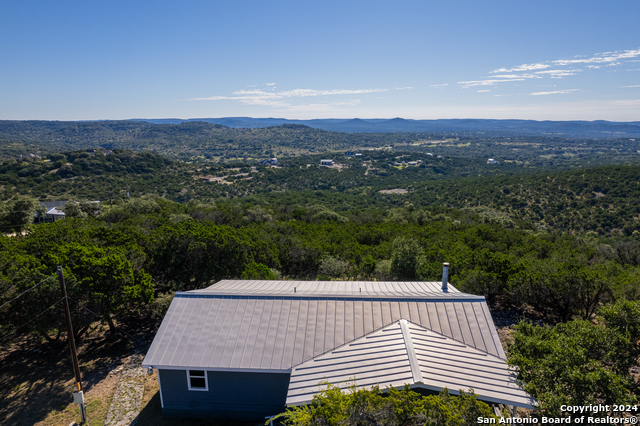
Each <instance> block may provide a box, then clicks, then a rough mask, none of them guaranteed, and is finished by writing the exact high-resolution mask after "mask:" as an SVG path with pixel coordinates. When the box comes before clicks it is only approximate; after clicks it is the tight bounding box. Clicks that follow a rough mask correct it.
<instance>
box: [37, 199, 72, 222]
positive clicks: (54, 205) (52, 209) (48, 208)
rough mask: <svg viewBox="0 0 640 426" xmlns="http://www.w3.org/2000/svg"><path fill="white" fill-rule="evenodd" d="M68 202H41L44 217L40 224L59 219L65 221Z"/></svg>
mask: <svg viewBox="0 0 640 426" xmlns="http://www.w3.org/2000/svg"><path fill="white" fill-rule="evenodd" d="M66 204H67V201H41V202H40V205H41V206H42V207H44V211H45V213H44V215H43V217H42V219H39V220H38V221H39V222H55V221H56V220H59V219H64V218H65V216H66V215H65V214H64V206H65V205H66Z"/></svg>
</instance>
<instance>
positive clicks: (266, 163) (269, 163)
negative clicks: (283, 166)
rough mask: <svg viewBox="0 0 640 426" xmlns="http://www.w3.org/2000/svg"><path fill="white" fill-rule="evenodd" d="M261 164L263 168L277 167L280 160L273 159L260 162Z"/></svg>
mask: <svg viewBox="0 0 640 426" xmlns="http://www.w3.org/2000/svg"><path fill="white" fill-rule="evenodd" d="M260 164H261V165H263V166H277V165H278V159H277V158H271V159H269V160H262V161H260Z"/></svg>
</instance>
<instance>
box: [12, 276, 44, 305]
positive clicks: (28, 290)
mask: <svg viewBox="0 0 640 426" xmlns="http://www.w3.org/2000/svg"><path fill="white" fill-rule="evenodd" d="M51 278H53V277H52V276H51V277H47V278H45V279H44V280H42V281H40V282H39V283H38V284H36V285H34V286H33V287H31V288H28V289H26V290H25V291H23V292H22V293H20V294H19V295H17V296H16V297H14V298H13V299H11V300H9V301H8V302H5V303H3V304H2V306H0V309H2V308H4V307H5V305H8V304H9V303H11V302H13V301H14V300H16V299H17V298H19V297H21V296H22V295H23V294H25V293H28V292H30V291H31V290H33V289H34V288H36V287H38V286H39V285H40V284H42V283H44V282H45V281H46V280H48V279H51Z"/></svg>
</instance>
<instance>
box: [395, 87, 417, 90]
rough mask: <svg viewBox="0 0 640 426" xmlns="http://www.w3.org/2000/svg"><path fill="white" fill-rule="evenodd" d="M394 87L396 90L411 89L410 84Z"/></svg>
mask: <svg viewBox="0 0 640 426" xmlns="http://www.w3.org/2000/svg"><path fill="white" fill-rule="evenodd" d="M394 89H396V90H413V87H411V86H407V87H394Z"/></svg>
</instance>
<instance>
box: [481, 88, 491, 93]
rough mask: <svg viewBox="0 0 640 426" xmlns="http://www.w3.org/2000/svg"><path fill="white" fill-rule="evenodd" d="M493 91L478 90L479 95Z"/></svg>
mask: <svg viewBox="0 0 640 426" xmlns="http://www.w3.org/2000/svg"><path fill="white" fill-rule="evenodd" d="M490 91H491V89H484V90H478V93H484V92H490Z"/></svg>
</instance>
